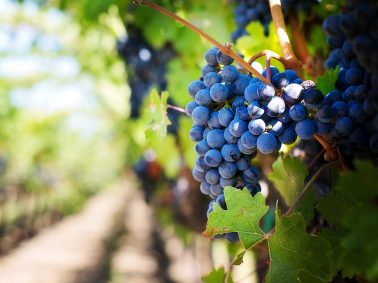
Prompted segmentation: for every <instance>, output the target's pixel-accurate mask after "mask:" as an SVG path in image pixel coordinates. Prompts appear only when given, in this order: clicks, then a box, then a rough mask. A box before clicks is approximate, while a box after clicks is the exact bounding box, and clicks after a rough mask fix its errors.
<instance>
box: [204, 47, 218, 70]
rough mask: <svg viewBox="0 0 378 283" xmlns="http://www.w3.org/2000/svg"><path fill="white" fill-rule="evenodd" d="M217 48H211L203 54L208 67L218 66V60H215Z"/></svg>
mask: <svg viewBox="0 0 378 283" xmlns="http://www.w3.org/2000/svg"><path fill="white" fill-rule="evenodd" d="M218 51H219V50H218V48H216V47H212V48H210V49H208V50H207V51H206V53H205V60H206V62H207V64H208V65H210V66H217V65H218V60H217V53H218Z"/></svg>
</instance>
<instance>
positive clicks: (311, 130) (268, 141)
mask: <svg viewBox="0 0 378 283" xmlns="http://www.w3.org/2000/svg"><path fill="white" fill-rule="evenodd" d="M205 60H206V62H207V65H206V66H207V67H206V66H205V67H206V68H209V66H211V69H212V70H218V71H217V72H214V71H209V72H207V73H206V74H205V75H203V76H202V77H201V78H200V79H199V80H195V81H193V82H191V83H190V84H189V86H188V93H189V95H190V96H191V97H192V98H193V100H192V101H190V102H189V103H188V104H187V106H186V113H187V114H188V115H189V116H191V118H192V120H193V124H194V125H193V127H192V129H191V130H190V132H189V135H190V137H191V139H192V140H194V141H196V142H197V144H196V152H197V153H198V156H199V157H198V158H197V160H196V165H195V167H194V169H193V176H194V178H195V179H196V180H197V181H199V182H201V186H200V189H201V192H202V193H204V194H206V195H209V196H210V197H211V198H212V199H213V200H215V202H217V203H219V204H220V205H225V201H224V197H223V188H224V187H226V186H234V187H236V188H243V187H246V188H247V189H248V190H249V191H250V192H251V194H256V193H257V192H258V191H260V189H261V188H260V185H259V184H258V181H259V178H260V171H259V170H258V169H257V168H256V167H255V166H253V165H251V159H252V158H253V157H254V156H256V154H257V152H260V153H262V154H272V153H276V152H278V151H279V150H280V148H281V146H282V144H292V143H294V142H295V141H296V139H297V136H299V137H301V138H303V139H310V138H312V136H313V135H314V134H316V133H317V123H316V121H315V120H314V116H310V113H311V111H314V110H315V111H316V110H317V109H319V108H320V107H321V106H322V105H323V100H324V96H323V94H322V93H321V92H320V91H319V90H318V89H316V87H315V84H314V83H313V82H310V81H305V82H303V83H302V80H300V79H299V78H298V77H297V75H296V73H295V72H294V71H292V70H286V71H284V72H281V73H280V72H279V70H278V69H277V68H275V67H271V74H272V75H273V78H272V83H273V84H272V85H271V84H266V83H263V82H262V81H260V80H259V79H257V78H254V77H252V76H251V75H246V74H243V73H240V72H239V70H238V68H237V67H235V66H234V65H232V62H233V60H232V58H230V57H228V56H225V55H224V54H222V53H221V52H220V51H219V50H217V49H216V48H211V49H209V50H208V51H207V52H206V53H205ZM262 74H263V75H266V72H265V71H264V72H263V73H262ZM329 108H330V109H332V107H331V106H329ZM348 109H349V108H348ZM358 109H360V108H358ZM326 110H327V109H324V110H322V111H323V112H327V111H326ZM331 112H332V111H331ZM355 112H356V115H355V116H356V118H357V117H360V116H359V115H358V111H355ZM326 114H327V113H325V114H324V115H323V116H324V117H323V116H322V120H323V121H324V120H326V118H327V117H328V116H327V115H326ZM213 203H214V201H212V202H211V203H210V207H209V211H211V210H212V205H213ZM226 235H227V234H226Z"/></svg>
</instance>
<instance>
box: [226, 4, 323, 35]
mask: <svg viewBox="0 0 378 283" xmlns="http://www.w3.org/2000/svg"><path fill="white" fill-rule="evenodd" d="M238 2H239V5H238V6H237V7H236V8H235V10H234V18H235V23H236V26H237V28H236V30H235V31H234V32H233V33H232V35H231V39H232V41H233V42H235V41H236V40H237V39H238V38H239V37H241V36H243V35H247V34H248V33H247V31H246V30H245V28H246V26H247V25H248V24H249V23H251V22H255V21H258V22H260V23H261V25H262V26H263V28H264V34H265V36H268V35H269V23H270V22H271V20H272V15H271V13H270V9H269V1H267V0H240V1H238ZM314 4H317V1H316V0H305V1H300V0H283V1H281V5H282V9H283V13H284V15H287V14H289V12H290V11H295V13H297V12H298V11H303V12H305V13H309V12H310V11H311V8H312V6H313V5H314Z"/></svg>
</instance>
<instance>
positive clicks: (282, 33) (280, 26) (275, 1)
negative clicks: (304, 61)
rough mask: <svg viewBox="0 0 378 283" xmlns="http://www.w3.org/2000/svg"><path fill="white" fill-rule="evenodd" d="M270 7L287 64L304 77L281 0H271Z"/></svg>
mask: <svg viewBox="0 0 378 283" xmlns="http://www.w3.org/2000/svg"><path fill="white" fill-rule="evenodd" d="M269 7H270V12H271V14H272V19H273V23H274V27H275V30H276V34H277V38H278V42H279V43H280V46H281V51H282V54H283V57H284V58H285V60H287V63H286V64H285V66H286V67H289V68H290V69H293V70H294V71H296V73H297V74H298V75H299V76H300V77H302V70H301V63H300V62H299V60H298V58H297V57H296V56H295V53H294V51H293V47H292V45H291V42H290V38H289V36H288V34H287V30H286V25H285V20H284V17H283V14H282V7H281V1H280V0H269Z"/></svg>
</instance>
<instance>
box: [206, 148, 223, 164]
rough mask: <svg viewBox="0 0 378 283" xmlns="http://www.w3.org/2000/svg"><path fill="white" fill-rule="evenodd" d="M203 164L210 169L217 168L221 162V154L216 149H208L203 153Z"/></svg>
mask: <svg viewBox="0 0 378 283" xmlns="http://www.w3.org/2000/svg"><path fill="white" fill-rule="evenodd" d="M204 158H205V163H206V164H207V165H208V166H210V167H218V166H219V164H221V162H222V154H221V153H220V152H219V151H218V150H216V149H210V150H209V151H208V152H206V153H205V156H204Z"/></svg>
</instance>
